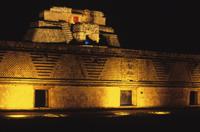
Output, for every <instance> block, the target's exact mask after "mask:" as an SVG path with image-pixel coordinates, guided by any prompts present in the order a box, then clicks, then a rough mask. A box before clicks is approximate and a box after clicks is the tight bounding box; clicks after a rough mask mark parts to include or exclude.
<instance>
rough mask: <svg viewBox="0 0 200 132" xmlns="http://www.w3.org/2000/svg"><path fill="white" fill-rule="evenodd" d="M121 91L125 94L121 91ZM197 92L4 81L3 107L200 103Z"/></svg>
mask: <svg viewBox="0 0 200 132" xmlns="http://www.w3.org/2000/svg"><path fill="white" fill-rule="evenodd" d="M35 90H45V91H47V94H46V96H47V97H46V105H45V106H42V107H35V104H36V96H35V93H36V92H35ZM192 91H195V92H196V93H197V95H196V97H195V99H197V101H196V102H194V103H192V105H191V97H190V96H191V92H192ZM126 92H127V93H126ZM122 93H125V94H124V95H122ZM198 93H200V89H197V88H195V89H192V88H190V89H189V88H162V87H89V86H88V87H87V86H53V87H50V86H48V87H46V86H44V87H43V86H32V85H19V84H18V85H17V84H16V85H1V86H0V109H16V110H17V109H30V110H32V109H41V108H42V109H44V108H47V109H70V108H73V109H79V108H148V107H183V106H193V105H194V106H198V105H199V104H200V94H198ZM128 98H129V99H128ZM195 99H193V100H195ZM124 102H125V105H124ZM122 103H123V104H122ZM126 103H127V104H126Z"/></svg>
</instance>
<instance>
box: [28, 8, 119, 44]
mask: <svg viewBox="0 0 200 132" xmlns="http://www.w3.org/2000/svg"><path fill="white" fill-rule="evenodd" d="M39 18H40V20H38V21H37V22H33V23H31V25H30V27H31V28H30V29H29V30H28V32H27V34H26V35H25V38H24V39H25V40H27V41H31V42H39V43H67V44H70V43H73V42H75V43H76V44H77V43H79V44H85V45H89V44H93V45H94V44H96V45H106V46H112V47H120V44H119V40H118V37H117V35H116V34H115V32H114V29H113V28H112V27H108V26H106V18H105V17H104V13H103V12H100V11H90V10H88V9H85V10H76V9H72V8H67V7H52V8H50V9H49V10H44V11H43V12H41V13H40V15H39Z"/></svg>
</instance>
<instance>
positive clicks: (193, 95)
mask: <svg viewBox="0 0 200 132" xmlns="http://www.w3.org/2000/svg"><path fill="white" fill-rule="evenodd" d="M190 105H198V92H197V91H191V92H190Z"/></svg>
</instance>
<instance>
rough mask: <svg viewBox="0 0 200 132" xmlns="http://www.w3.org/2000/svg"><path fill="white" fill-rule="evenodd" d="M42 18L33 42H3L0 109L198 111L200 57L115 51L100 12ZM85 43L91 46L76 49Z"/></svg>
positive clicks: (56, 12)
mask: <svg viewBox="0 0 200 132" xmlns="http://www.w3.org/2000/svg"><path fill="white" fill-rule="evenodd" d="M40 17H41V18H42V19H43V20H41V21H38V22H36V23H33V24H32V29H29V31H28V33H27V34H26V37H25V38H26V40H28V41H31V42H27V41H23V42H14V41H0V109H1V110H2V109H3V110H10V109H14V110H19V109H23V110H35V109H79V108H150V107H190V106H199V105H200V94H199V92H200V56H199V55H184V54H172V53H160V52H152V51H141V50H129V49H122V48H116V47H119V42H118V37H117V35H116V34H114V30H113V29H112V28H111V27H106V26H105V18H104V15H103V13H102V12H98V11H89V10H73V9H71V8H64V7H62V8H58V7H54V8H51V9H50V10H47V11H44V12H42V13H41V14H40ZM61 20H62V21H61ZM71 26H73V27H74V29H73V30H71V28H70V27H71ZM92 29H95V30H92ZM64 31H66V32H64ZM83 32H84V33H83ZM82 33H83V34H85V35H86V37H85V36H84V35H82V36H81V34H82ZM102 36H105V37H106V38H107V39H106V41H105V43H106V45H104V46H102V43H101V41H100V40H101V37H102ZM87 37H89V38H90V39H92V40H94V42H92V43H91V44H90V45H88V44H87V43H85V44H81V43H79V41H86V40H87ZM85 39H86V40H85ZM73 40H75V42H76V43H71V41H73ZM97 42H98V43H97ZM96 43H97V44H96ZM111 47H112V48H111Z"/></svg>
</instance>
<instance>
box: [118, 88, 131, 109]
mask: <svg viewBox="0 0 200 132" xmlns="http://www.w3.org/2000/svg"><path fill="white" fill-rule="evenodd" d="M120 105H121V106H130V105H132V91H131V90H121V92H120Z"/></svg>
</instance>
